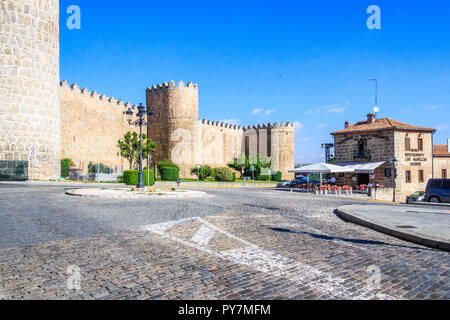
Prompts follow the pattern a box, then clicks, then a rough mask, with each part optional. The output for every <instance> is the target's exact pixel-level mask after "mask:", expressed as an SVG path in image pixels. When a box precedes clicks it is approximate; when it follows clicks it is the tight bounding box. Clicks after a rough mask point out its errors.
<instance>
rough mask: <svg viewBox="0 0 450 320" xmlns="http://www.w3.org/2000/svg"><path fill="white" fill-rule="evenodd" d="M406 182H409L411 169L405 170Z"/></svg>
mask: <svg viewBox="0 0 450 320" xmlns="http://www.w3.org/2000/svg"><path fill="white" fill-rule="evenodd" d="M406 183H411V171H409V170H408V171H406Z"/></svg>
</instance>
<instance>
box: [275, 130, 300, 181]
mask: <svg viewBox="0 0 450 320" xmlns="http://www.w3.org/2000/svg"><path fill="white" fill-rule="evenodd" d="M294 131H295V130H294V124H293V123H289V122H288V123H286V124H285V123H284V122H281V124H278V123H276V122H275V124H274V125H273V127H272V128H271V130H270V135H271V137H270V146H271V158H272V163H273V165H274V167H275V168H277V170H279V171H281V172H282V173H283V179H290V178H293V177H294V174H292V173H289V170H291V169H293V168H294V154H295V152H294V149H295V132H294Z"/></svg>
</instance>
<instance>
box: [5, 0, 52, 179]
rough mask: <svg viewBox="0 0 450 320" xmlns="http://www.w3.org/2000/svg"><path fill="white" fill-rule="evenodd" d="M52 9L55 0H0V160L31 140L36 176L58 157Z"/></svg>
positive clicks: (16, 155)
mask: <svg viewBox="0 0 450 320" xmlns="http://www.w3.org/2000/svg"><path fill="white" fill-rule="evenodd" d="M58 15H59V1H58V0H39V1H38V0H20V1H16V0H0V39H1V50H0V128H1V130H0V161H1V160H21V161H26V160H28V150H29V147H30V146H32V145H33V146H36V147H37V156H36V158H35V160H34V162H33V178H37V179H48V178H54V177H55V171H56V163H57V162H59V160H60V110H59V26H58V24H59V16H58Z"/></svg>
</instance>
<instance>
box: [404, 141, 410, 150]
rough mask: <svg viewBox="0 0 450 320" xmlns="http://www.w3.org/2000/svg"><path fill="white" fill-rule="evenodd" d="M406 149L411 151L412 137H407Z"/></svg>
mask: <svg viewBox="0 0 450 320" xmlns="http://www.w3.org/2000/svg"><path fill="white" fill-rule="evenodd" d="M405 150H406V151H411V139H410V138H405Z"/></svg>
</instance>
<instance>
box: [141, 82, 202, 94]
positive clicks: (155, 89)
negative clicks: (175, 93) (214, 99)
mask: <svg viewBox="0 0 450 320" xmlns="http://www.w3.org/2000/svg"><path fill="white" fill-rule="evenodd" d="M170 88H177V89H180V88H192V89H194V90H197V89H198V86H197V84H196V83H192V82H188V83H184V81H183V80H180V82H178V85H177V84H175V81H173V80H171V81H169V82H163V83H162V84H157V85H153V86H151V87H147V92H150V93H153V92H158V91H161V90H167V89H170Z"/></svg>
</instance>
